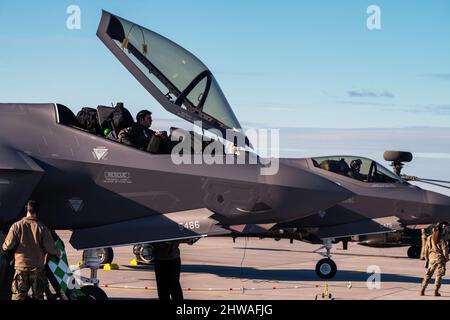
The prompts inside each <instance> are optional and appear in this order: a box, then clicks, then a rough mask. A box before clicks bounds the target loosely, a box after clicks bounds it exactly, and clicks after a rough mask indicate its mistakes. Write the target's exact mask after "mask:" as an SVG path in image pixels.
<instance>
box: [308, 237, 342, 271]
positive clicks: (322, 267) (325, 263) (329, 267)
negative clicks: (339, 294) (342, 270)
mask: <svg viewBox="0 0 450 320" xmlns="http://www.w3.org/2000/svg"><path fill="white" fill-rule="evenodd" d="M332 240H333V239H323V246H322V247H320V248H319V249H317V250H315V251H314V252H317V253H319V254H320V255H322V256H323V257H325V258H324V259H321V260H319V262H317V264H316V274H317V275H318V276H319V278H321V279H332V278H334V276H335V275H336V272H337V266H336V263H335V262H334V261H333V260H331V253H330V251H331V248H333V244H332ZM321 249H325V250H326V253H321V252H318V251H319V250H321Z"/></svg>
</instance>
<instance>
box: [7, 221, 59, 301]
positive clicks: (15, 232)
mask: <svg viewBox="0 0 450 320" xmlns="http://www.w3.org/2000/svg"><path fill="white" fill-rule="evenodd" d="M2 248H3V250H4V251H9V250H12V251H14V269H15V274H14V280H13V283H12V287H11V290H12V293H13V295H12V299H13V300H24V299H26V298H27V296H28V291H29V290H30V288H31V289H32V292H33V299H38V300H42V299H43V298H44V290H45V288H46V286H47V277H46V276H45V255H46V254H47V253H48V254H51V255H55V256H59V255H60V252H59V250H58V249H57V248H56V245H55V243H54V242H53V238H52V236H51V233H50V230H49V229H48V228H47V227H46V226H45V225H44V224H42V223H41V222H40V221H39V220H38V219H37V218H34V217H25V218H23V219H22V220H20V221H18V222H16V223H14V224H13V225H12V227H11V228H10V229H9V232H8V235H7V236H6V239H5V242H4V243H3V246H2Z"/></svg>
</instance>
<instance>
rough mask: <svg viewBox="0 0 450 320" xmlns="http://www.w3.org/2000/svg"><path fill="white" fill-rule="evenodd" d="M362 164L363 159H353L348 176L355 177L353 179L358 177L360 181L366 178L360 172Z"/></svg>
mask: <svg viewBox="0 0 450 320" xmlns="http://www.w3.org/2000/svg"><path fill="white" fill-rule="evenodd" d="M361 165H362V161H361V159H355V160H352V161H351V162H350V170H349V171H348V176H349V177H350V178H353V179H356V180H359V181H364V180H366V179H367V177H366V176H364V175H363V174H361V173H360V171H361Z"/></svg>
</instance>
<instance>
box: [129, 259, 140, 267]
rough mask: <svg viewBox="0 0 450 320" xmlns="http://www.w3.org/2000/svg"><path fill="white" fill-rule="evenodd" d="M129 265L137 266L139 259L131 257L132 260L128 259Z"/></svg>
mask: <svg viewBox="0 0 450 320" xmlns="http://www.w3.org/2000/svg"><path fill="white" fill-rule="evenodd" d="M130 265H132V266H138V265H139V261H137V260H136V259H133V260H131V261H130Z"/></svg>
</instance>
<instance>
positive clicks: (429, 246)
mask: <svg viewBox="0 0 450 320" xmlns="http://www.w3.org/2000/svg"><path fill="white" fill-rule="evenodd" d="M425 247H426V248H425V261H426V264H427V265H428V269H427V273H426V274H425V276H424V279H423V282H422V290H421V292H420V293H421V295H424V294H425V289H426V287H427V285H428V281H429V280H430V279H431V277H432V276H433V274H435V273H436V279H435V282H434V283H435V286H436V289H435V292H434V295H435V296H440V294H439V288H440V287H441V283H442V277H443V276H444V275H445V265H446V263H447V261H448V245H447V241H445V239H443V238H440V240H439V241H438V242H437V243H435V242H434V240H433V235H431V236H429V237H428V238H427V241H426V246H425Z"/></svg>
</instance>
